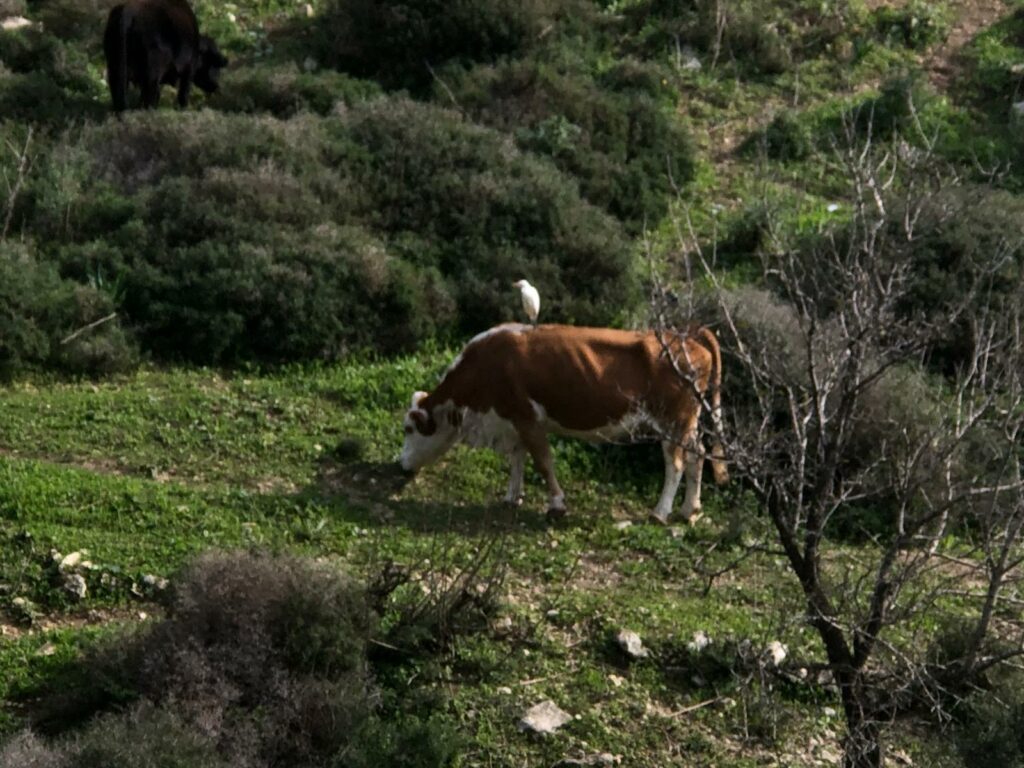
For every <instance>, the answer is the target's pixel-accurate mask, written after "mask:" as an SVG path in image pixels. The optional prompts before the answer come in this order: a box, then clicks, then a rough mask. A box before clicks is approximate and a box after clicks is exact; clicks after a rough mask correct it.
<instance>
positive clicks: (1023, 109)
mask: <svg viewBox="0 0 1024 768" xmlns="http://www.w3.org/2000/svg"><path fill="white" fill-rule="evenodd" d="M1010 117H1011V118H1013V119H1014V120H1015V121H1017V122H1020V121H1024V101H1015V102H1013V104H1011V105H1010Z"/></svg>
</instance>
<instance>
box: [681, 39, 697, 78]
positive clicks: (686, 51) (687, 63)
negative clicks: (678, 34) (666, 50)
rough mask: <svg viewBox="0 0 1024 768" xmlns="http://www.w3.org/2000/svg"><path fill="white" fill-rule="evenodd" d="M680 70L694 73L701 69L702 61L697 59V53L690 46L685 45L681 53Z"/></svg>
mask: <svg viewBox="0 0 1024 768" xmlns="http://www.w3.org/2000/svg"><path fill="white" fill-rule="evenodd" d="M679 68H680V69H688V70H692V71H694V72H696V71H699V70H700V69H701V63H700V59H698V58H697V52H696V51H695V50H693V48H691V47H690V46H688V45H684V46H683V47H682V49H681V50H680V51H679Z"/></svg>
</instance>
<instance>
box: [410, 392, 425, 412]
mask: <svg viewBox="0 0 1024 768" xmlns="http://www.w3.org/2000/svg"><path fill="white" fill-rule="evenodd" d="M426 396H427V393H426V392H413V393H412V405H410V406H409V407H410V408H419V407H420V400H422V399H423V398H424V397H426Z"/></svg>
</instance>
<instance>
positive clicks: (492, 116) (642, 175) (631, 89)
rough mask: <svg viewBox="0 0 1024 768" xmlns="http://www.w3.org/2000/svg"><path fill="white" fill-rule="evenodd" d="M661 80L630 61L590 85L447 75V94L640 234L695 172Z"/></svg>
mask: <svg viewBox="0 0 1024 768" xmlns="http://www.w3.org/2000/svg"><path fill="white" fill-rule="evenodd" d="M666 77H667V73H665V72H663V71H662V70H661V68H660V67H657V66H654V65H647V64H643V63H641V62H638V61H635V60H632V59H626V60H624V61H622V62H620V63H619V64H618V65H617V66H616V67H614V68H612V69H611V70H609V71H607V72H605V73H604V74H603V75H601V76H600V78H597V79H595V78H594V77H593V76H591V75H590V74H587V73H576V72H574V71H573V70H572V69H571V68H570V69H563V68H561V67H558V66H555V65H549V64H546V63H544V62H543V61H541V60H537V59H530V60H522V61H515V62H506V63H502V64H497V65H494V66H481V67H477V68H476V69H474V70H473V71H472V72H469V73H466V74H464V75H458V74H455V75H454V76H453V78H452V85H451V89H452V90H453V91H454V93H455V98H456V99H457V101H458V102H459V104H460V105H461V106H462V107H463V108H464V109H466V110H468V111H469V112H470V114H472V115H473V116H474V118H475V119H477V120H478V121H480V122H483V123H485V124H487V125H491V126H494V127H496V128H500V129H502V130H504V131H507V132H509V133H512V134H514V135H515V136H516V140H517V143H518V144H519V146H520V147H522V148H523V149H526V150H530V151H532V152H536V153H538V154H542V155H546V156H548V157H551V158H552V159H553V160H554V161H555V163H556V164H557V165H558V167H559V168H561V169H563V170H564V171H566V172H567V173H568V174H570V175H572V176H573V177H575V178H576V179H578V180H579V183H580V191H581V193H582V194H583V196H584V197H585V198H586V199H587V200H588V201H590V202H591V203H593V204H595V205H598V206H601V207H602V208H605V209H606V210H608V211H609V212H610V213H612V214H613V215H615V216H616V217H617V218H619V219H621V220H623V221H625V222H628V223H630V225H631V227H632V228H633V229H640V228H641V227H642V226H643V224H644V223H645V222H647V223H649V224H653V223H654V222H656V221H659V220H660V219H661V218H662V216H664V214H665V211H666V210H667V206H668V200H669V199H670V198H671V196H672V195H673V193H674V191H675V188H674V186H673V185H675V187H676V188H681V187H682V186H684V185H685V184H686V183H687V182H689V181H690V179H691V178H692V177H693V172H694V149H693V146H692V144H691V142H690V139H689V136H688V135H687V134H686V132H685V131H684V130H683V129H682V128H681V127H679V126H678V124H677V123H676V121H675V120H674V116H673V114H672V110H673V108H674V103H675V98H674V93H673V92H672V91H671V90H670V89H669V88H668V87H667V86H666V85H664V84H663V83H665V82H667V79H666ZM435 98H436V99H438V100H444V99H446V98H447V95H446V94H445V93H443V92H441V91H438V93H436V94H435Z"/></svg>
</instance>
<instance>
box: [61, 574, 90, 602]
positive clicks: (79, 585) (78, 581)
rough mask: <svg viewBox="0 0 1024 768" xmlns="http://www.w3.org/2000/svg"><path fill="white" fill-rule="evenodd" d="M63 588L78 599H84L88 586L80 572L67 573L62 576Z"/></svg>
mask: <svg viewBox="0 0 1024 768" xmlns="http://www.w3.org/2000/svg"><path fill="white" fill-rule="evenodd" d="M64 589H66V590H67V591H68V592H70V593H71V594H72V595H74V596H75V597H76V598H78V599H79V600H82V599H84V598H85V596H86V595H87V594H88V593H89V586H88V585H87V584H86V583H85V579H84V578H83V577H82V576H81V574H78V573H69V574H67V575H66V576H65V577H64Z"/></svg>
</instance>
